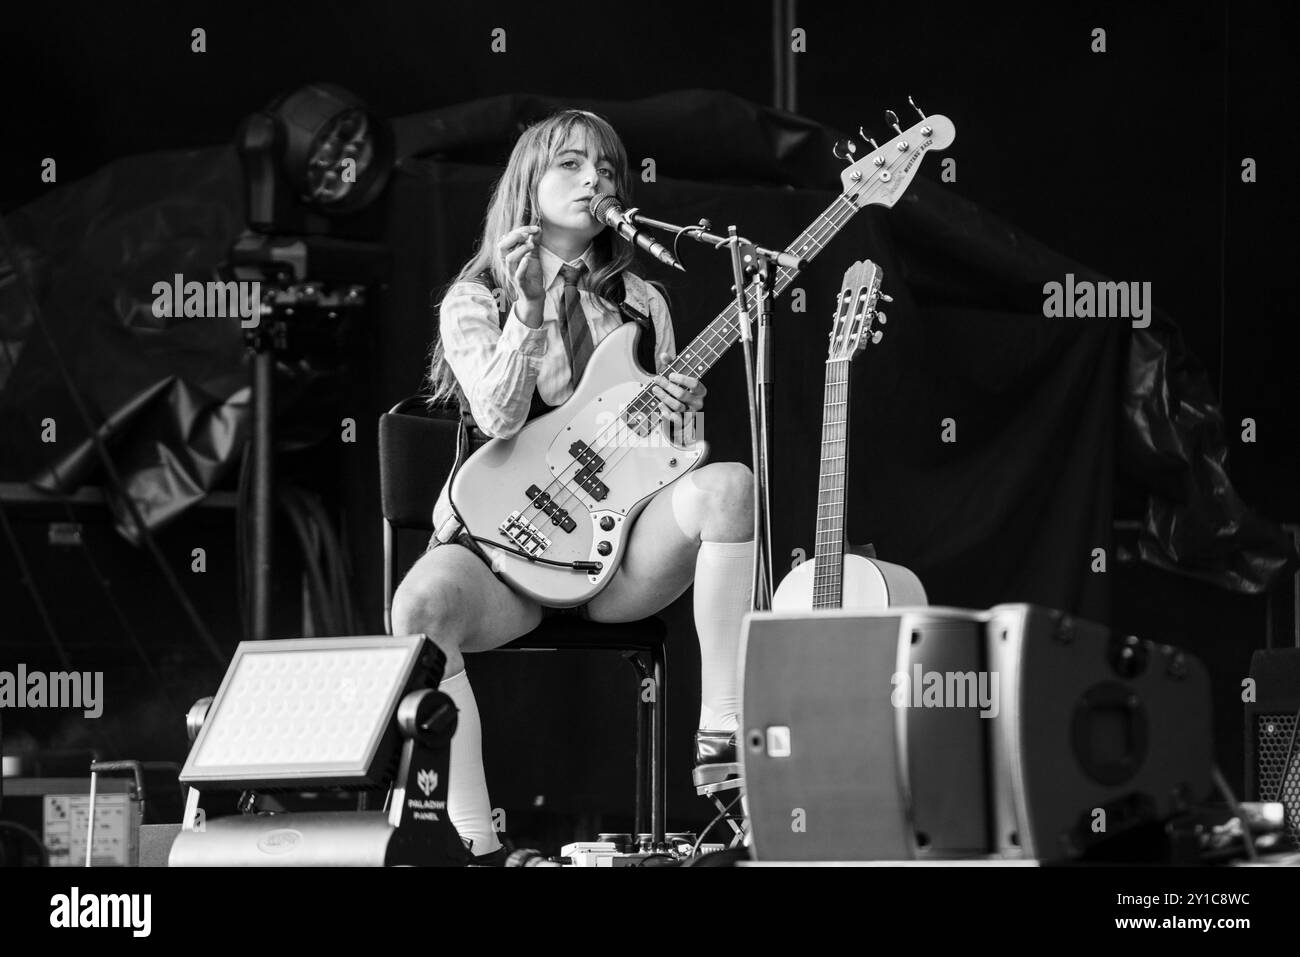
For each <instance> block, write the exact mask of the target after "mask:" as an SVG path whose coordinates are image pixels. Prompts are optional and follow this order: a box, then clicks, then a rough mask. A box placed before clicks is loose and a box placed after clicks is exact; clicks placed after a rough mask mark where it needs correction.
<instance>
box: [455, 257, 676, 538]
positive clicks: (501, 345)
mask: <svg viewBox="0 0 1300 957" xmlns="http://www.w3.org/2000/svg"><path fill="white" fill-rule="evenodd" d="M538 249H539V257H540V259H541V266H542V289H543V295H544V299H543V303H544V304H543V308H542V324H541V326H539V327H538V328H536V329H533V328H530V327H529V326H528V325H526V324H525V323H524V322H523V320H522V319H520V318H519V311H518V310H519V304H518V303H517V302H516V304H515V306H514V307H513V308H511V310H510V313H509V315H508V316H507V317H506V320H505V322H504V324H503V323H502V322H501V321H500V316H499V314H498V311H497V302H496V300H495V299H494V298H493V297H492V294H491V293H490V292H489V291H488V290H487V289H486V288H485V287H484V286H483V284H482V283H478V282H458V283H456V284H454V285H453V286H452V287H451V288H450V289H449V290H447V295H446V296H445V297H444V298H443V300H442V305H441V307H440V310H439V323H438V324H439V334H440V335H441V337H442V347H443V353H444V354H445V355H446V357H447V363H448V364H449V365H450V366H451V370H452V372H454V373H455V374H456V380H457V381H458V382H459V383H460V384H461V387H462V388H463V389H464V390H465V396H466V398H467V399H468V400H469V406H470V411H471V412H472V413H473V414H474V421H475V423H477V425H478V427H479V428H480V429H482V430H483V432H485V433H486V434H488V435H490V436H493V437H495V438H510V437H511V436H513V435H514V434H515V433H517V432H518V431H519V430H520V429H521V428H522V427H523V425H524V422H525V420H526V419H527V417H528V409H529V406H530V405H531V404H532V399H533V391H534V390H536V391H537V392H539V393H540V394H541V397H542V400H543V401H545V402H546V403H548V404H550V405H560V404H561V403H563V402H564V401H565V400H567V399H568V398H569V397H570V396H571V395H572V394H573V384H572V373H571V372H570V369H569V355H568V351H567V350H566V349H565V346H564V322H563V320H562V316H563V304H564V277H563V276H561V275H560V267H561V266H562V265H566V264H565V262H564V260H562V259H560V257H559V256H557V255H556V254H555V253H553V252H551V251H550V250H549V249H547V248H546V247H545V246H539V247H538ZM579 262H585V263H586V264H587V270H588V274H590V271H591V269H592V264H593V258H592V247H591V246H590V245H588V247H587V248H586V250H584V251H583V253H582V255H581V256H579V257H578V258H577V259H574V260H573V261H572V262H570V263H568V264H567V265H571V266H576V265H577V264H578V263H579ZM586 278H587V277H586V276H584V277H583V279H584V281H585V279H586ZM623 283H624V289H625V291H626V301H627V303H628V305H630V306H632V308H634V309H636V310H638V311H639V312H641V313H643V314H645V315H648V316H649V317H650V319H651V321H652V322H653V324H654V329H655V342H656V349H655V352H656V356H655V362H656V365H657V368H656V369H655V371H656V372H662V371H663V368H664V366H665V365H666V363H664V362H662V361H661V360H660V358H659V357H660V356H661V355H662V354H664V353H668V354H669V355H676V353H677V344H676V339H675V338H674V335H673V324H672V317H671V316H670V315H669V313H668V303H667V302H666V301H665V300H664V298H663V296H662V295H661V294H660V293H659V290H657V289H656V288H655V287H653V286H651V285H650V284H649V283H647V282H645V281H644V280H642V279H641V278H640V277H638V276H636V275H633V274H632V273H628V272H625V273H623ZM579 300H580V302H581V303H582V309H583V313H584V314H585V315H586V317H587V327H588V328H589V329H590V330H591V342H592V346H593V347H594V346H596V345H599V344H600V341H601V340H602V339H603V338H605V336H607V335H609V334H610V333H611V332H613V331H614V330H615V329H617V328H619V327H620V326H621V325H622V324H623V316H622V314H621V313H620V312H619V311H618V309H617V308H616V307H614V306H613V305H611V304H610V303H609V302H607V301H606V300H604V299H601V298H598V297H597V296H595V295H594V294H593V293H591V292H590V291H589V290H587V289H585V288H583V287H582V286H581V285H580V286H579ZM451 519H454V515H453V513H452V511H451V505H450V503H449V502H448V497H447V486H444V487H443V489H442V493H441V494H440V495H439V496H438V504H437V506H436V507H435V508H434V510H433V526H434V528H435V529H436V530H442V529H443V526H444V525H445V524H447V523H448V521H449V520H451ZM452 524H453V525H454V524H455V523H454V522H452ZM449 527H450V526H449ZM475 533H476V534H483V532H480V531H478V530H477V529H476V530H475ZM449 534H450V532H448V535H449ZM438 537H439V539H440V540H442V541H447V540H448V539H447V538H444V537H443V535H442V534H439V535H438Z"/></svg>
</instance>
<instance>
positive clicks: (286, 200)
mask: <svg viewBox="0 0 1300 957" xmlns="http://www.w3.org/2000/svg"><path fill="white" fill-rule="evenodd" d="M236 148H237V149H238V150H239V156H240V160H241V162H242V163H243V166H244V179H245V188H246V190H247V195H246V198H247V204H248V224H249V226H250V227H251V228H252V229H254V230H256V231H258V232H263V233H278V234H283V233H295V234H297V233H338V232H340V231H342V232H345V233H347V234H349V235H352V236H353V238H359V237H357V236H356V231H355V230H348V229H346V228H344V229H342V230H340V228H339V224H338V223H337V222H335V223H333V224H331V223H330V222H329V221H328V219H334V220H337V219H338V218H339V217H343V216H347V215H348V214H352V213H356V212H358V211H359V210H362V209H363V208H365V207H366V206H368V205H369V204H371V203H372V202H373V201H374V200H375V199H376V198H377V197H378V196H379V194H380V193H381V192H383V189H384V186H385V185H386V184H387V182H388V178H389V175H390V174H391V172H392V168H393V134H392V130H391V129H390V128H389V126H388V124H387V122H385V121H384V120H382V119H381V118H379V117H376V116H374V115H373V114H371V113H370V112H369V110H367V109H366V106H365V104H364V103H363V102H362V101H361V100H360V99H358V98H357V97H356V96H355V95H353V94H352V93H349V92H348V91H347V90H344V89H342V88H341V87H338V86H335V85H334V84H332V83H313V84H310V85H308V86H305V87H302V88H301V89H298V90H295V91H293V92H292V93H289V94H285V95H282V96H279V97H277V98H275V99H274V100H272V101H271V103H269V104H268V105H267V107H266V108H265V109H263V110H260V111H259V112H257V113H253V114H252V115H250V116H248V117H246V118H245V119H244V121H243V123H241V124H240V127H239V132H238V133H237V135H236ZM313 213H315V214H318V215H316V216H313V215H312V214H313ZM321 216H324V217H328V219H321Z"/></svg>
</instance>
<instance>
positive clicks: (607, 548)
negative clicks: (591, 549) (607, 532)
mask: <svg viewBox="0 0 1300 957" xmlns="http://www.w3.org/2000/svg"><path fill="white" fill-rule="evenodd" d="M613 550H614V546H613V545H611V544H610V543H609V542H597V543H596V554H597V555H608V554H609V553H610V552H612V551H613Z"/></svg>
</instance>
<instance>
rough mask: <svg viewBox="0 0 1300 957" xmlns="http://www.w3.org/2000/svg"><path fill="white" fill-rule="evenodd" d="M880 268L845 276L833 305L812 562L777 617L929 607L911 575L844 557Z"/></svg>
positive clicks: (794, 581)
mask: <svg viewBox="0 0 1300 957" xmlns="http://www.w3.org/2000/svg"><path fill="white" fill-rule="evenodd" d="M881 298H884V300H885V301H886V302H888V301H889V297H888V296H883V297H882V295H881V292H880V267H879V266H877V265H876V264H875V263H873V262H871V261H870V260H863V261H862V262H856V263H854V264H853V265H852V266H850V267H849V268H848V269H847V270H845V272H844V285H843V287H842V288H841V289H840V295H839V299H838V301H837V302H836V304H835V321H834V324H833V326H832V328H831V336H830V339H831V344H830V348H829V349H828V350H827V356H826V397H825V399H824V401H823V402H822V450H821V473H820V476H819V477H818V480H817V542H816V548H815V553H814V557H813V560H812V561H811V562H804V563H803V564H801V565H797V566H795V568H794V570H793V571H791V572H790V574H788V575H786V576H785V578H783V579H782V580H781V584H780V585H778V586H777V588H776V591H775V592H774V593H773V595H772V608H773V610H774V611H804V610H807V609H810V608H812V609H818V608H885V607H887V606H889V605H924V604H926V603H927V602H926V597H925V589H924V588H923V587H921V580H920V579H919V578H917V577H916V575H914V574H913V573H912V572H911V570H910V569H907V568H904V567H903V566H902V565H894V564H892V563H890V562H882V561H879V560H877V559H874V558H867V557H865V556H863V555H860V554H856V553H854V552H852V551H850V552H849V553H848V554H845V552H844V504H845V499H844V493H845V490H846V489H847V488H848V487H849V409H850V408H851V401H850V400H851V398H852V394H853V393H852V390H851V389H850V388H849V384H850V372H851V366H852V363H853V358H854V356H856V355H857V354H858V353H859V352H861V351H862V350H863V349H865V348H866V347H867V344H868V343H877V342H879V341H880V339H881V336H882V333H881V331H880V330H879V329H876V328H874V327H875V326H876V324H877V323H879V324H880V325H884V324H885V314H884V313H883V312H877V310H876V304H877V301H878V300H879V299H881Z"/></svg>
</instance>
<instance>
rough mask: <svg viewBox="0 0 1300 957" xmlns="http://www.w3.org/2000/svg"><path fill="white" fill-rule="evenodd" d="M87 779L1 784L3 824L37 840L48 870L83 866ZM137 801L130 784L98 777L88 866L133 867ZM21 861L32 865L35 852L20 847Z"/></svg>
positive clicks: (17, 780)
mask: <svg viewBox="0 0 1300 957" xmlns="http://www.w3.org/2000/svg"><path fill="white" fill-rule="evenodd" d="M89 812H90V778H89V777H88V776H87V777H84V778H10V779H9V780H8V781H6V782H5V807H4V817H5V819H6V820H9V821H13V822H15V823H18V824H21V825H23V826H24V827H26V828H27V830H28V831H30V832H31V833H32V834H34V835H36V836H39V837H40V839H41V840H42V842H43V843H44V844H45V848H46V851H47V852H48V854H49V866H51V867H85V866H86V826H87V824H88V822H89ZM140 823H141V811H140V801H139V798H138V795H137V793H136V788H135V782H134V781H130V780H126V779H123V778H109V777H105V776H103V775H101V776H100V777H99V780H98V783H97V785H96V794H95V839H94V840H95V843H94V848H93V850H92V852H91V858H90V860H91V866H92V867H114V866H116V867H133V866H135V865H136V864H137V862H138V854H139V843H138V840H139V830H140ZM20 853H21V855H22V859H21V860H14V861H8V862H7V863H8V864H10V865H14V864H19V863H27V864H38V863H40V861H39V860H38V859H37V857H36V851H35V849H34V848H32V847H27V846H25V845H24V846H22V848H21V851H20Z"/></svg>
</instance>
